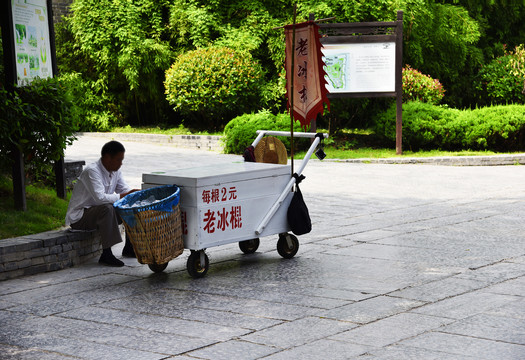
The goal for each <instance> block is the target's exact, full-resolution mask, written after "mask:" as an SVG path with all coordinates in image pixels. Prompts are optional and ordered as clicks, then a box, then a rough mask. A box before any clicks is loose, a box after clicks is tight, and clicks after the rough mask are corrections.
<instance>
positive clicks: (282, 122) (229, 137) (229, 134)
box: [224, 110, 308, 154]
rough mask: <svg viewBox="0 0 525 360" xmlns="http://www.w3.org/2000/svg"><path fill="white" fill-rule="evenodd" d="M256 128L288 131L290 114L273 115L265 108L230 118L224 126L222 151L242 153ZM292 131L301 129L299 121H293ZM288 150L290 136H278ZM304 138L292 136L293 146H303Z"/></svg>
mask: <svg viewBox="0 0 525 360" xmlns="http://www.w3.org/2000/svg"><path fill="white" fill-rule="evenodd" d="M257 130H273V131H290V115H289V114H278V115H273V114H272V113H270V112H269V111H267V110H263V111H260V112H258V113H256V114H244V115H241V116H238V117H236V118H235V119H233V120H231V121H230V122H229V123H228V124H227V125H226V126H225V127H224V152H225V153H227V154H242V153H243V152H244V149H245V148H246V147H247V146H250V144H251V143H252V142H253V140H255V138H256V136H257V133H256V131H257ZM294 131H298V132H299V131H303V130H302V129H301V125H300V124H299V122H297V121H294ZM279 140H281V141H282V142H283V144H284V146H285V147H286V149H287V150H288V152H289V151H290V138H289V137H279ZM304 140H308V139H296V138H294V145H295V146H294V147H303V146H304V144H305V141H304Z"/></svg>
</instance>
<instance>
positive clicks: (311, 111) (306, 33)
mask: <svg viewBox="0 0 525 360" xmlns="http://www.w3.org/2000/svg"><path fill="white" fill-rule="evenodd" d="M294 27H295V44H293V45H292V42H293V40H292V39H293V31H294ZM284 33H285V37H286V65H285V66H286V96H287V98H288V109H290V107H291V105H290V102H291V99H292V96H291V91H292V90H291V86H292V76H293V87H294V93H293V118H294V119H295V120H298V121H299V122H300V123H301V126H302V127H303V128H304V129H307V128H308V127H309V126H310V122H311V121H312V120H314V119H315V118H316V117H317V114H319V113H323V110H324V103H326V104H327V105H328V109H330V101H329V100H328V97H327V94H328V91H327V90H326V87H325V84H326V79H325V71H324V68H323V66H324V63H323V53H322V52H321V47H322V45H321V42H320V41H319V39H320V37H321V36H320V35H319V26H318V25H317V24H316V23H315V22H313V21H307V22H303V23H300V24H295V25H286V26H285V27H284ZM292 51H294V52H295V54H294V58H295V59H294V61H293V62H294V64H293V66H294V69H293V70H292Z"/></svg>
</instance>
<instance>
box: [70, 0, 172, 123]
mask: <svg viewBox="0 0 525 360" xmlns="http://www.w3.org/2000/svg"><path fill="white" fill-rule="evenodd" d="M167 9H168V1H166V0H138V1H125V0H76V1H75V2H73V4H72V5H71V12H72V15H71V16H70V17H69V19H68V20H66V21H68V22H69V30H70V32H71V37H72V39H73V42H74V43H73V44H69V45H68V46H69V47H70V49H71V50H73V51H72V53H70V56H78V57H79V58H80V64H79V65H80V66H79V67H77V66H75V65H74V64H73V63H72V61H71V60H70V61H69V62H66V63H69V65H70V68H69V69H67V70H70V71H76V72H81V73H85V72H86V70H89V71H90V72H92V73H93V74H94V76H93V78H92V79H93V80H92V81H93V82H92V84H91V86H92V87H93V88H94V90H95V92H97V93H99V94H101V95H106V94H108V93H110V94H115V99H114V104H113V105H114V106H116V107H117V109H119V110H121V111H123V113H124V116H127V117H128V118H137V119H139V120H140V112H141V111H140V110H141V108H144V112H146V111H148V112H149V113H153V114H158V104H163V103H164V101H165V100H164V96H163V88H162V82H163V79H164V70H165V69H167V68H168V67H169V64H170V63H171V61H172V60H173V52H172V49H171V47H170V44H169V43H168V42H167V41H165V37H166V36H167V26H166V19H165V15H166V13H167V11H168V10H167ZM82 65H83V66H82ZM86 68H87V69H86ZM151 110H153V111H151ZM148 120H149V119H148Z"/></svg>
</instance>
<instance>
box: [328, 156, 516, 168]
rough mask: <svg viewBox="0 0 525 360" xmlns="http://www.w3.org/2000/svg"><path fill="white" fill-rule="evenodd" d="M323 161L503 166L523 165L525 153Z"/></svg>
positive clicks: (334, 160)
mask: <svg viewBox="0 0 525 360" xmlns="http://www.w3.org/2000/svg"><path fill="white" fill-rule="evenodd" d="M323 161H330V162H345V163H363V164H428V165H447V166H501V165H523V164H525V154H504V155H489V156H443V157H423V158H422V157H411V158H384V159H372V158H365V159H325V160H323Z"/></svg>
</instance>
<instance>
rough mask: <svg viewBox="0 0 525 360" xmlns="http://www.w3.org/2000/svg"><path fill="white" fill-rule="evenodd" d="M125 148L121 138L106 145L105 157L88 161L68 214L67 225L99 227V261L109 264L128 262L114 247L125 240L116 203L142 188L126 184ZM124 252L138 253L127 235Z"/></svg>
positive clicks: (85, 227)
mask: <svg viewBox="0 0 525 360" xmlns="http://www.w3.org/2000/svg"><path fill="white" fill-rule="evenodd" d="M125 151H126V150H125V149H124V146H123V145H122V144H121V143H119V142H118V141H110V142H108V143H106V144H105V145H104V146H103V147H102V151H101V154H102V157H101V158H100V159H99V160H98V161H97V162H95V163H92V164H89V165H87V166H86V167H85V169H84V170H83V171H82V173H81V174H80V176H79V178H78V181H77V183H76V184H75V186H74V188H73V193H72V195H71V200H70V202H69V206H68V209H67V214H66V225H69V226H71V228H72V229H74V230H94V229H97V230H99V232H100V237H101V243H102V255H101V256H100V259H99V263H101V264H105V265H109V266H124V263H123V262H122V261H120V260H119V259H117V258H116V257H115V256H114V255H113V253H112V251H111V247H112V246H113V245H115V244H118V243H119V242H121V241H122V237H121V236H120V230H119V226H118V225H119V224H120V223H122V220H121V219H120V217H119V216H118V214H117V212H116V211H115V208H114V207H113V203H115V202H116V201H117V200H119V199H121V198H123V197H124V196H126V195H128V194H130V193H132V192H134V191H137V190H138V189H131V188H130V187H129V186H128V184H126V182H125V181H124V179H123V177H122V174H121V172H120V170H119V169H120V167H121V166H122V161H123V160H124V153H125ZM122 255H124V256H133V257H134V256H135V254H134V252H133V247H132V246H131V243H130V242H129V240H128V239H127V237H126V245H125V246H124V250H123V252H122Z"/></svg>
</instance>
